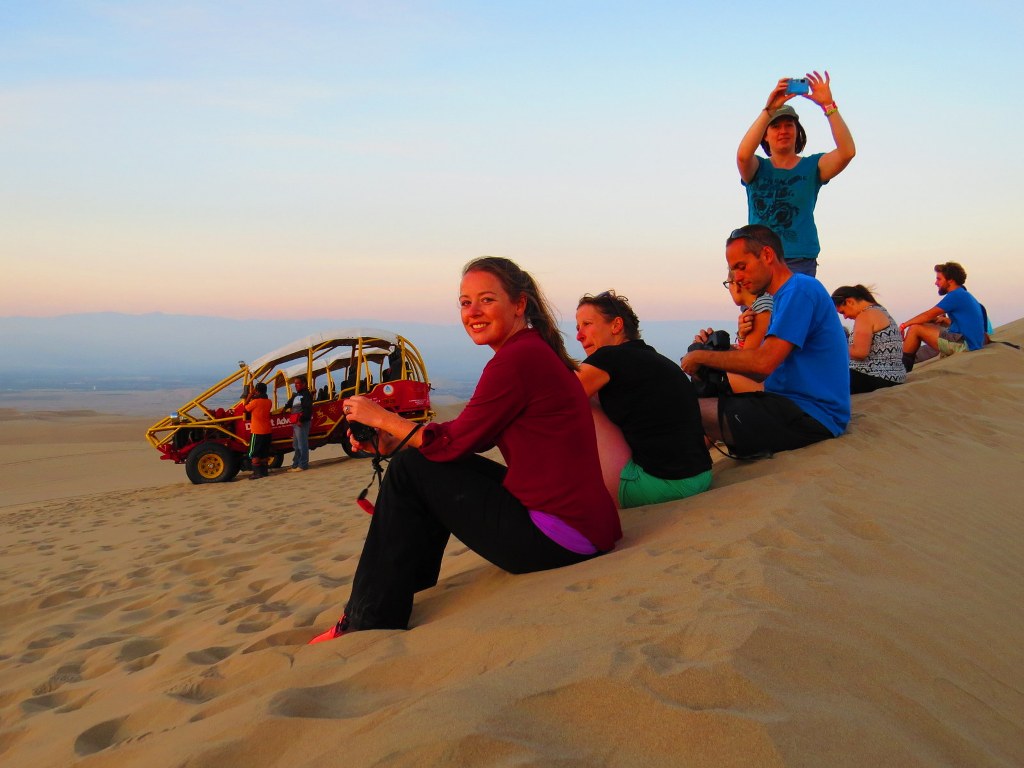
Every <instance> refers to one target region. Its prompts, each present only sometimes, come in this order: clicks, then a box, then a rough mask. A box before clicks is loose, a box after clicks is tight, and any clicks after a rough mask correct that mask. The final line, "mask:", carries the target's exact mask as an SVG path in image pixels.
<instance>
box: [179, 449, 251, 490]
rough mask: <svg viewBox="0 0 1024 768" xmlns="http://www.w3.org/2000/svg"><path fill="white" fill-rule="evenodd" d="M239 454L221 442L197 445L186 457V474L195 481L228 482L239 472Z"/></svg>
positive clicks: (197, 482)
mask: <svg viewBox="0 0 1024 768" xmlns="http://www.w3.org/2000/svg"><path fill="white" fill-rule="evenodd" d="M238 467H239V456H238V454H237V453H235V452H234V451H232V450H231V449H230V448H227V447H225V446H223V445H221V444H220V443H212V442H206V443H201V444H200V445H197V446H196V447H195V448H193V449H192V451H190V452H189V454H188V458H187V459H185V474H186V475H188V479H189V480H191V481H192V482H193V483H195V484H197V485H199V484H201V483H226V482H227V481H228V480H231V479H232V478H234V476H235V475H237V474H238Z"/></svg>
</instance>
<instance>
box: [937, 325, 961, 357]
mask: <svg viewBox="0 0 1024 768" xmlns="http://www.w3.org/2000/svg"><path fill="white" fill-rule="evenodd" d="M967 349H968V347H967V342H966V341H964V337H963V336H962V335H961V334H959V333H950V332H949V331H945V330H942V331H939V354H940V355H942V356H943V357H949V356H950V355H955V354H956V353H957V352H966V351H967Z"/></svg>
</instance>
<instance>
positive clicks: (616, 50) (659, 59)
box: [0, 0, 1024, 324]
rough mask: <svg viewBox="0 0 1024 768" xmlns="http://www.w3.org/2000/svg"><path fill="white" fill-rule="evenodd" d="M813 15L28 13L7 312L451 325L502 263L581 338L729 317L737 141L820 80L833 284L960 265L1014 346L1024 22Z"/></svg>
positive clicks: (153, 6) (4, 18)
mask: <svg viewBox="0 0 1024 768" xmlns="http://www.w3.org/2000/svg"><path fill="white" fill-rule="evenodd" d="M790 7H791V15H790V16H789V17H787V18H785V19H780V18H778V17H777V16H773V15H772V14H773V9H772V7H771V6H769V5H765V4H763V3H758V4H754V3H747V2H740V3H719V4H715V3H700V4H693V5H692V7H691V4H688V3H669V2H632V3H624V2H622V3H618V2H616V3H612V2H557V1H552V0H549V1H548V2H517V3H483V2H475V3H474V2H447V3H442V2H436V3H434V2H404V3H403V2H386V1H384V2H311V1H308V0H297V1H295V2H289V3H281V2H279V3H269V2H210V3H203V2H187V1H186V2H175V3H167V2H148V1H142V2H113V1H106V2H101V1H96V2H71V1H67V2H46V0H41V1H38V2H28V1H27V0H21V1H18V0H15V1H13V2H11V1H8V2H5V3H3V4H0V163H2V167H3V179H4V181H3V184H2V186H0V190H2V191H0V205H2V206H3V219H4V224H3V227H2V233H0V257H2V259H3V266H4V280H3V282H2V286H0V314H3V315H8V316H9V315H56V314H64V313H69V312H80V311H122V312H148V311H162V312H171V313H189V314H215V315H223V316H228V317H236V318H245V317H253V316H257V315H264V316H280V317H291V318H296V317H324V316H335V317H337V318H339V319H344V318H346V317H373V316H375V315H378V314H386V315H387V316H391V317H393V316H398V317H407V318H409V319H416V320H423V321H426V322H446V321H449V320H450V321H452V322H454V321H455V320H456V312H455V295H456V293H457V287H458V272H459V268H460V267H461V265H462V264H463V263H464V262H466V261H467V260H469V259H470V258H473V257H475V256H478V255H481V254H497V255H504V256H509V257H511V258H514V259H516V260H517V261H518V262H520V263H521V264H522V265H523V266H524V267H526V268H528V269H530V270H531V271H532V272H534V274H535V275H536V276H537V277H538V278H539V279H540V281H541V283H542V284H543V285H544V287H545V288H546V290H547V292H548V293H549V295H550V296H551V298H552V300H553V301H554V302H555V304H556V305H557V306H558V307H559V309H560V310H561V311H562V314H563V315H565V316H567V317H571V315H572V311H573V309H574V308H575V300H576V298H577V297H578V296H579V295H580V294H581V293H584V292H587V291H590V292H597V291H600V290H604V289H606V288H615V289H617V290H618V291H619V292H620V293H622V294H625V295H627V296H629V297H630V298H631V299H632V301H633V303H634V305H635V307H636V308H637V310H638V312H639V313H640V316H641V319H644V318H647V319H651V320H655V319H659V320H661V319H699V318H702V317H715V318H721V317H730V316H731V315H732V314H733V312H732V307H731V304H730V303H729V301H728V297H727V296H726V294H725V292H724V290H723V289H722V288H721V286H720V283H721V280H722V279H723V277H724V274H723V273H724V259H723V252H724V237H725V235H726V233H727V232H728V231H729V230H730V229H732V228H733V227H735V226H737V225H739V224H742V223H745V220H746V202H745V196H744V194H743V190H742V188H741V187H740V185H739V181H738V176H737V172H736V166H735V151H736V145H737V143H738V141H739V139H740V136H741V135H742V134H743V132H744V131H745V130H746V128H747V127H748V126H749V124H750V123H751V121H753V119H754V118H755V117H756V115H757V113H758V110H760V108H761V107H762V106H763V105H764V101H765V98H766V96H767V94H768V92H769V91H770V90H771V88H772V86H773V85H774V83H775V81H776V80H777V79H778V78H779V77H782V76H797V75H802V74H803V73H805V72H807V71H808V70H811V69H818V70H824V69H828V70H829V71H830V73H831V75H832V86H833V94H834V96H835V99H836V101H837V102H838V104H839V106H840V110H841V111H842V113H843V115H844V117H845V118H846V121H847V123H848V124H849V126H850V128H851V130H852V132H853V135H854V138H855V140H856V143H857V148H858V156H857V158H856V159H855V160H854V161H853V163H852V164H851V165H850V167H849V168H848V169H847V170H846V171H845V172H844V173H843V175H841V176H840V177H838V178H837V179H835V180H834V181H833V182H832V183H831V184H829V185H828V186H827V187H826V188H824V189H823V190H822V193H821V196H820V198H819V202H818V209H817V211H818V212H817V221H818V226H819V231H820V235H821V240H822V255H821V259H820V262H821V267H820V269H819V278H820V279H821V280H822V282H823V283H825V285H826V287H828V288H829V289H830V290H831V289H832V288H834V287H835V286H837V285H839V284H842V283H848V282H866V283H869V284H872V285H874V286H875V287H876V288H877V289H878V292H879V294H880V298H881V299H882V300H883V302H884V303H885V304H887V305H888V306H889V308H890V309H891V310H893V313H894V314H895V315H897V316H900V317H901V318H903V319H905V316H909V314H913V313H916V312H917V311H919V310H921V309H925V308H927V307H929V306H932V305H933V304H934V303H935V301H936V300H937V297H936V295H935V292H934V288H933V286H932V281H933V279H934V275H933V273H932V271H931V267H932V265H933V264H935V263H936V262H940V261H946V260H948V259H955V260H958V261H961V262H962V263H963V264H964V266H965V267H966V268H967V271H968V275H969V277H968V287H969V288H971V290H972V291H973V292H974V293H975V294H977V295H978V296H979V297H980V298H981V299H982V301H984V302H985V303H986V304H987V305H988V307H989V310H990V313H991V314H992V317H993V320H994V321H995V322H996V323H997V324H999V323H1001V322H1006V321H1009V320H1012V319H1016V318H1017V317H1019V316H1021V315H1022V314H1024V313H1022V312H1021V311H1020V302H1019V300H1017V293H1018V292H1019V291H1020V286H1021V285H1022V281H1024V267H1022V265H1021V264H1022V254H1021V248H1020V246H1019V245H1018V243H1020V242H1021V238H1020V236H1019V235H1018V234H1017V230H1018V228H1019V225H1018V223H1017V222H1018V221H1019V220H1020V218H1021V213H1020V208H1021V205H1020V204H1021V198H1022V195H1021V193H1020V191H1019V186H1018V184H1019V179H1020V177H1021V175H1022V170H1024V161H1022V159H1021V153H1020V150H1019V148H1018V144H1019V142H1020V131H1021V126H1022V125H1024V106H1022V100H1021V96H1020V84H1021V82H1022V81H1024V77H1022V76H1024V54H1022V51H1021V48H1022V43H1021V40H1022V39H1024V35H1022V32H1024V23H1022V13H1021V11H1020V6H1019V4H1011V3H1009V2H974V3H970V4H968V3H963V4H959V3H953V4H938V5H936V4H930V3H923V2H912V3H895V4H894V3H879V2H867V3H858V4H852V3H834V2H824V3H817V4H802V5H799V4H791V6H790ZM792 104H793V105H794V106H795V107H796V108H797V110H798V112H800V114H801V117H802V120H803V123H804V125H805V127H806V129H807V133H808V137H809V142H808V148H807V152H814V151H827V150H828V149H830V148H831V146H832V144H831V137H830V135H829V133H828V127H827V124H826V122H825V119H824V117H823V116H822V114H821V112H820V110H819V109H818V108H817V107H816V106H815V105H814V104H812V103H811V102H809V101H804V100H799V99H798V100H795V101H794V102H792ZM382 306H385V307H387V311H386V312H384V311H382V310H381V309H380V308H381V307H382Z"/></svg>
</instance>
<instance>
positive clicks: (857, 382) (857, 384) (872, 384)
mask: <svg viewBox="0 0 1024 768" xmlns="http://www.w3.org/2000/svg"><path fill="white" fill-rule="evenodd" d="M897 384H899V382H898V381H890V380H889V379H883V378H881V377H880V376H871V375H869V374H867V373H864V372H863V371H855V370H853V369H852V368H851V369H850V394H851V395H861V394H864V393H865V392H874V391H875V390H876V389H882V388H883V387H895V386H896V385H897Z"/></svg>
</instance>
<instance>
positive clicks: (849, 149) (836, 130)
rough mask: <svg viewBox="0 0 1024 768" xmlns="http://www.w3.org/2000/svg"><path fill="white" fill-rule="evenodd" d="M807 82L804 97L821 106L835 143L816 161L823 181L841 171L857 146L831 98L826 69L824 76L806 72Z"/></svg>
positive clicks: (854, 153) (851, 158) (855, 151)
mask: <svg viewBox="0 0 1024 768" xmlns="http://www.w3.org/2000/svg"><path fill="white" fill-rule="evenodd" d="M807 82H808V84H809V85H810V87H811V92H810V93H808V94H807V95H806V96H804V98H807V99H810V100H811V101H813V102H814V103H815V104H817V105H818V106H819V107H821V109H822V111H823V112H824V113H825V119H826V120H828V127H829V128H830V129H831V131H832V140H833V141H834V142H835V143H836V148H835V149H833V150H832V151H831V152H828V153H826V154H825V155H824V156H823V157H822V158H821V160H819V161H818V173H819V175H820V176H821V181H822V183H824V182H826V181H828V180H830V179H834V178H835V177H836V176H838V175H839V174H840V173H842V171H843V169H844V168H846V166H848V165H849V164H850V161H851V160H853V158H854V156H855V155H856V154H857V147H856V145H855V144H854V143H853V135H852V134H851V133H850V129H849V127H848V126H847V125H846V121H845V120H843V116H842V115H841V114H839V108H838V107H837V106H836V102H835V99H833V98H832V87H831V85H830V83H829V76H828V71H827V70H826V71H825V74H824V76H823V75H819V74H818V73H817V72H808V73H807Z"/></svg>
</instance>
